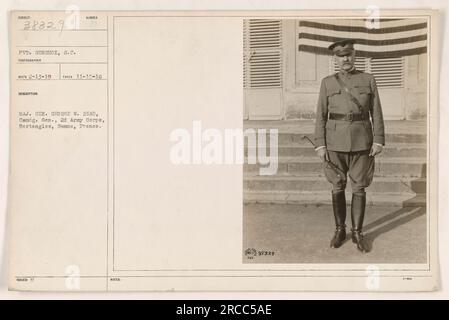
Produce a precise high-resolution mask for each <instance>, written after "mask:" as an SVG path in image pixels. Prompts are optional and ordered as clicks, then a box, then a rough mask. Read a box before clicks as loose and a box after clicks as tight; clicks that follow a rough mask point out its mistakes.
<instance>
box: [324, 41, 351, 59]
mask: <svg viewBox="0 0 449 320" xmlns="http://www.w3.org/2000/svg"><path fill="white" fill-rule="evenodd" d="M354 43H355V40H354V39H343V40H339V41H336V42H334V43H332V44H331V45H330V46H329V48H328V49H329V50H330V51H332V53H333V54H335V55H337V56H344V55H347V54H350V53H352V52H353V51H354Z"/></svg>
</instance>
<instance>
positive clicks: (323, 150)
mask: <svg viewBox="0 0 449 320" xmlns="http://www.w3.org/2000/svg"><path fill="white" fill-rule="evenodd" d="M316 154H317V155H318V157H320V159H321V161H323V162H324V161H326V160H329V154H328V153H327V149H326V147H324V148H320V149H318V150H317V151H316Z"/></svg>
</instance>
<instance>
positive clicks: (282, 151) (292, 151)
mask: <svg viewBox="0 0 449 320" xmlns="http://www.w3.org/2000/svg"><path fill="white" fill-rule="evenodd" d="M248 150H251V151H252V152H254V151H256V154H257V147H251V148H248V147H247V146H246V147H245V156H247V155H248ZM265 154H268V155H269V154H270V148H269V146H267V148H266V151H265ZM278 155H279V156H281V157H282V156H284V157H297V156H305V157H313V156H315V155H316V152H315V149H314V148H313V147H312V146H311V145H304V144H302V145H301V144H296V145H295V144H291V145H279V146H278ZM426 155H427V150H426V145H425V144H423V143H393V144H389V145H386V146H385V147H384V149H383V151H382V153H381V154H380V155H379V157H393V158H398V157H407V158H408V157H422V158H424V157H426Z"/></svg>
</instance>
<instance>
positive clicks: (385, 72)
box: [369, 57, 404, 88]
mask: <svg viewBox="0 0 449 320" xmlns="http://www.w3.org/2000/svg"><path fill="white" fill-rule="evenodd" d="M369 72H370V73H371V74H372V75H374V77H375V78H376V83H377V86H378V87H379V88H402V87H403V85H404V57H399V58H382V59H371V61H370V71H369Z"/></svg>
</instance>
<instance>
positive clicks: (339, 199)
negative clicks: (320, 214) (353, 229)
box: [331, 191, 346, 248]
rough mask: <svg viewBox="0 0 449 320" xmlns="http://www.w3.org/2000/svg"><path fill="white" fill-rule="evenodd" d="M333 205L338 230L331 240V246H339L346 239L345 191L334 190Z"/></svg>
mask: <svg viewBox="0 0 449 320" xmlns="http://www.w3.org/2000/svg"><path fill="white" fill-rule="evenodd" d="M332 207H333V210H334V217H335V226H336V230H335V234H334V237H333V238H332V240H331V248H339V247H340V246H341V245H342V244H343V242H344V241H345V240H346V225H345V221H346V197H345V192H344V191H338V192H332Z"/></svg>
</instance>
